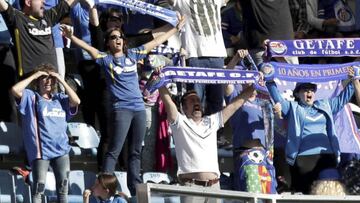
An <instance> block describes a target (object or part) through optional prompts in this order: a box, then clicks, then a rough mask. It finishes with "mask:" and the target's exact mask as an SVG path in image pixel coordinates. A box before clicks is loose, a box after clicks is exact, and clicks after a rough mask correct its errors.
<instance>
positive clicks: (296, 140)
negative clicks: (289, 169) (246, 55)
mask: <svg viewBox="0 0 360 203" xmlns="http://www.w3.org/2000/svg"><path fill="white" fill-rule="evenodd" d="M266 86H267V88H268V90H269V93H270V95H271V97H272V98H273V100H274V101H275V102H276V103H277V102H280V103H281V108H282V113H283V115H284V117H285V119H287V121H288V129H287V143H286V148H285V153H286V160H287V162H288V163H289V164H290V165H294V163H295V160H296V157H297V156H298V153H299V148H300V143H301V137H302V133H303V130H304V118H305V116H306V111H305V110H304V107H303V106H301V105H299V103H298V102H296V101H291V102H289V101H286V100H285V99H284V98H282V96H281V94H280V92H279V90H278V89H277V86H276V84H275V82H267V83H266ZM353 94H354V87H353V85H352V83H349V85H347V86H346V87H345V89H344V90H343V91H342V92H341V93H340V94H339V95H338V96H336V97H334V98H331V99H321V100H316V101H315V102H314V105H313V106H312V108H315V109H317V110H320V111H322V112H324V114H325V116H326V120H327V128H326V131H327V135H328V138H329V141H330V145H331V147H332V151H333V152H334V153H335V155H336V157H337V161H338V162H340V148H339V142H338V139H337V137H336V132H335V127H334V119H333V114H336V113H337V112H339V111H340V110H341V109H342V108H343V107H344V105H345V104H347V103H348V102H349V101H350V99H351V97H352V95H353Z"/></svg>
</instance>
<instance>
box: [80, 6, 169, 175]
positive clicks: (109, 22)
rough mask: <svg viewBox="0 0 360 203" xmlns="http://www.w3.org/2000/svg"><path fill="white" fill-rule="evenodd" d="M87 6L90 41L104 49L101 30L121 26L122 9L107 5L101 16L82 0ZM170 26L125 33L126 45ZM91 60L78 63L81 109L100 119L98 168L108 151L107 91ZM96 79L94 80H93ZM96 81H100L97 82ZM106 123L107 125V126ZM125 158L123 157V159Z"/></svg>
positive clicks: (138, 43) (132, 45)
mask: <svg viewBox="0 0 360 203" xmlns="http://www.w3.org/2000/svg"><path fill="white" fill-rule="evenodd" d="M84 3H86V4H87V7H88V8H89V11H88V12H89V22H90V23H89V31H90V34H91V35H90V36H91V45H92V46H93V47H95V48H97V49H98V50H100V51H105V50H106V49H107V48H106V45H105V43H104V33H105V32H106V31H107V30H108V29H110V28H114V27H118V28H122V27H123V24H124V21H125V18H124V16H123V13H122V12H121V10H119V9H118V8H114V7H110V8H108V9H107V10H105V11H104V12H103V13H102V14H101V15H100V18H99V16H98V9H97V7H96V5H93V4H91V3H90V1H89V0H85V2H84ZM171 28H172V26H171V25H164V26H162V27H159V28H157V29H154V30H152V31H151V32H148V33H142V34H138V35H126V40H127V47H128V48H135V47H138V46H141V45H142V44H145V43H147V42H149V41H151V40H153V39H154V38H155V37H157V36H160V35H162V34H164V33H165V32H167V31H169V30H170V29H171ZM97 66H98V65H97V64H94V63H93V61H90V62H89V61H87V62H84V63H83V62H82V63H81V64H80V65H79V70H80V74H81V75H82V77H83V79H84V89H85V91H84V92H85V94H84V97H85V98H88V99H86V100H85V102H86V103H85V105H84V109H85V110H86V112H87V113H86V114H85V115H84V116H85V119H86V120H87V121H89V122H94V121H95V114H97V116H98V118H99V119H98V120H100V128H101V129H102V130H101V135H102V136H101V137H100V144H99V151H98V154H97V160H98V167H99V169H100V170H101V168H102V163H103V158H104V154H105V152H106V151H107V148H108V145H109V134H110V133H111V132H106V130H108V129H109V126H106V124H107V123H108V122H107V121H108V120H109V116H108V115H107V112H109V111H110V110H109V105H110V104H109V103H111V101H109V100H110V99H109V97H110V96H109V95H108V93H107V91H106V90H105V85H106V81H105V76H104V73H103V71H102V70H101V68H98V67H97ZM94 81H97V82H94ZM98 84H99V85H98ZM106 127H107V128H106ZM124 162H125V161H124Z"/></svg>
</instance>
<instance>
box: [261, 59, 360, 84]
mask: <svg viewBox="0 0 360 203" xmlns="http://www.w3.org/2000/svg"><path fill="white" fill-rule="evenodd" d="M359 65H360V62H352V63H344V64H314V65H313V64H311V65H310V64H301V65H295V64H287V63H278V62H270V63H263V64H261V65H260V70H261V71H262V72H264V76H265V80H272V79H273V78H279V79H280V80H286V81H296V82H326V81H331V80H344V79H347V78H348V68H349V67H354V68H355V69H356V71H355V75H358V74H359V71H358V69H357V67H358V66H359Z"/></svg>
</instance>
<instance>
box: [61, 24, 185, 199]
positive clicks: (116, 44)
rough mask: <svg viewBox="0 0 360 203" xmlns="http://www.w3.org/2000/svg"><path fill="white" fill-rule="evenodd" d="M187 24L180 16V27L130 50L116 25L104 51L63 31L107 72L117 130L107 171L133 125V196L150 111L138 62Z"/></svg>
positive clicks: (130, 170)
mask: <svg viewBox="0 0 360 203" xmlns="http://www.w3.org/2000/svg"><path fill="white" fill-rule="evenodd" d="M183 24H184V18H180V19H179V23H178V24H177V26H176V28H173V29H171V30H169V31H168V32H166V33H165V34H163V35H161V36H158V37H156V38H155V39H154V40H152V41H150V42H148V43H146V44H144V45H142V46H140V47H137V48H133V49H127V43H126V39H125V36H124V33H123V32H122V30H121V28H118V27H114V28H111V29H109V30H108V31H107V33H106V35H105V44H106V45H107V47H108V49H109V52H108V53H100V52H99V50H97V49H96V48H94V47H92V46H90V45H88V44H86V43H85V42H84V41H82V40H80V39H78V38H77V37H75V36H74V35H72V32H71V30H70V29H69V28H68V27H67V26H63V27H62V28H63V32H64V33H65V34H66V36H67V37H68V38H69V39H71V41H72V42H74V43H75V44H77V45H78V46H79V47H81V48H83V49H85V50H86V51H87V52H89V54H90V55H91V57H92V58H93V59H96V63H98V64H100V66H101V68H102V69H103V70H104V71H105V76H106V80H107V87H108V89H109V90H110V94H111V99H112V110H111V114H112V115H111V116H112V118H111V119H112V120H111V127H112V129H113V131H112V133H113V135H112V136H111V140H110V142H109V148H108V151H107V152H106V154H105V159H104V164H103V171H105V172H113V171H114V170H115V165H116V162H117V159H118V156H119V154H120V151H121V149H122V147H123V144H124V141H125V139H126V137H127V134H128V131H129V129H130V126H132V132H131V134H130V136H129V137H128V138H129V156H128V168H127V179H128V188H129V190H130V193H131V195H132V196H135V195H136V184H139V183H141V182H142V181H141V178H140V167H141V164H140V158H141V145H142V141H143V139H144V136H145V131H146V113H145V106H144V101H143V96H142V94H141V91H140V88H139V82H138V75H137V62H138V61H139V60H141V59H143V58H145V57H146V54H147V53H148V52H149V51H151V50H152V49H153V48H154V47H155V46H158V45H160V44H161V43H163V42H165V41H166V40H167V39H168V38H169V37H171V36H172V35H173V34H175V33H176V32H177V31H178V30H179V29H181V28H182V26H183Z"/></svg>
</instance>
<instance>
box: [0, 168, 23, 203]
mask: <svg viewBox="0 0 360 203" xmlns="http://www.w3.org/2000/svg"><path fill="white" fill-rule="evenodd" d="M24 199H25V198H24V196H23V195H22V194H21V193H17V191H16V187H15V176H14V175H12V174H11V173H10V171H8V170H0V202H1V203H13V202H17V203H19V202H24Z"/></svg>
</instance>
